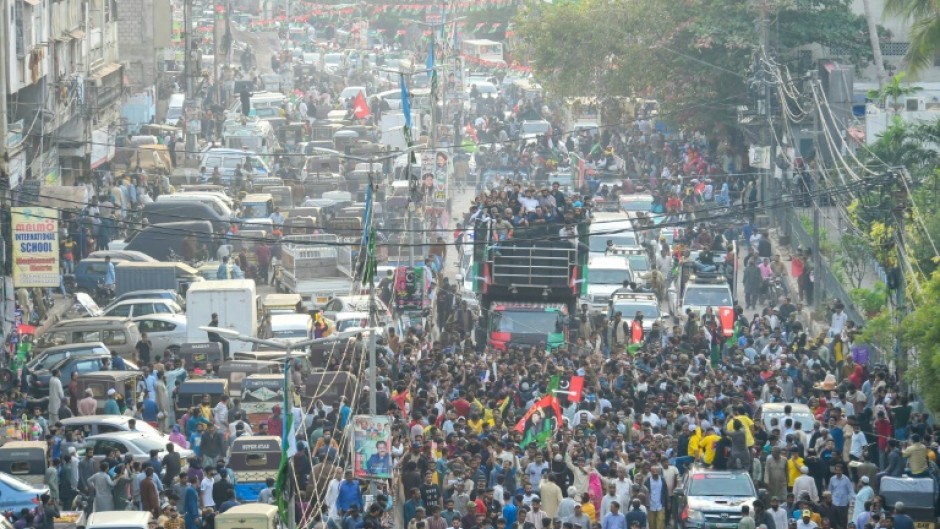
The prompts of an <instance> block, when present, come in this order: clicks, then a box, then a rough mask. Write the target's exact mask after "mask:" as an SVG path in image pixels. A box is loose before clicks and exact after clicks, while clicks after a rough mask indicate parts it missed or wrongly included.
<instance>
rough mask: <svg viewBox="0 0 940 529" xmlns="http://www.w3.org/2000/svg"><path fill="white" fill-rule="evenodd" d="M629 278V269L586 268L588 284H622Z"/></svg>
mask: <svg viewBox="0 0 940 529" xmlns="http://www.w3.org/2000/svg"><path fill="white" fill-rule="evenodd" d="M629 279H631V278H630V271H629V270H626V269H622V270H615V269H612V268H588V284H589V285H622V284H623V282H624V281H627V280H629Z"/></svg>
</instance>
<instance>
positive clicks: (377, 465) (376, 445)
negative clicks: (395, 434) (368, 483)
mask: <svg viewBox="0 0 940 529" xmlns="http://www.w3.org/2000/svg"><path fill="white" fill-rule="evenodd" d="M371 389H373V390H374V388H371ZM352 431H353V442H352V450H353V476H354V477H356V478H359V479H391V477H392V454H391V452H390V451H389V443H390V441H391V438H392V418H391V417H389V416H387V415H356V416H355V417H353V420H352Z"/></svg>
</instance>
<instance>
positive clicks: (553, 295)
mask: <svg viewBox="0 0 940 529" xmlns="http://www.w3.org/2000/svg"><path fill="white" fill-rule="evenodd" d="M578 230H579V231H578V235H577V237H576V238H575V240H571V239H569V238H561V239H559V238H553V237H546V236H545V235H547V232H546V231H545V228H544V227H539V226H536V227H532V228H522V229H519V228H517V229H515V230H514V232H513V238H509V239H502V240H500V239H499V237H498V236H497V234H496V233H495V232H494V231H493V230H492V228H491V226H489V225H487V224H486V223H484V222H478V223H477V225H476V227H475V228H474V239H473V259H472V263H473V265H472V267H473V275H472V277H473V281H474V291H475V292H476V293H477V294H478V295H479V297H480V306H481V308H482V309H483V310H482V317H483V322H482V323H483V325H482V326H481V328H482V330H483V332H485V333H486V340H487V341H488V343H489V344H490V345H492V346H493V347H495V348H497V349H505V348H506V347H508V346H510V345H524V346H527V345H536V344H545V345H544V346H545V347H546V348H547V349H548V350H552V349H555V348H557V347H559V346H561V345H563V344H565V343H566V342H567V341H569V340H571V339H572V338H573V337H572V336H571V335H570V332H571V329H570V325H569V315H571V314H573V313H574V311H575V308H576V304H577V301H578V298H579V297H581V296H583V295H585V294H586V291H587V289H586V282H585V281H584V273H585V268H586V266H587V257H588V249H587V238H588V235H587V226H585V225H581V226H579V228H578Z"/></svg>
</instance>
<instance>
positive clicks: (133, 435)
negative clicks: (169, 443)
mask: <svg viewBox="0 0 940 529" xmlns="http://www.w3.org/2000/svg"><path fill="white" fill-rule="evenodd" d="M108 437H110V438H112V439H113V438H118V439H126V440H134V439H141V438H144V437H146V438H148V439H158V440H160V441H162V440H163V439H161V438H159V437H157V436H155V435H153V434H151V433H147V432H124V431H122V432H108V433H99V434H95V435H89V436H88V437H86V438H85V440H86V441H88V440H95V439H104V438H108Z"/></svg>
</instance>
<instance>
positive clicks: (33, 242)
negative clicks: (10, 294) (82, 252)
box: [11, 207, 60, 288]
mask: <svg viewBox="0 0 940 529" xmlns="http://www.w3.org/2000/svg"><path fill="white" fill-rule="evenodd" d="M11 211H12V224H13V285H14V286H15V287H16V288H21V287H58V286H59V283H60V281H59V212H58V211H56V210H54V209H51V208H39V207H17V208H12V210H11Z"/></svg>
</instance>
